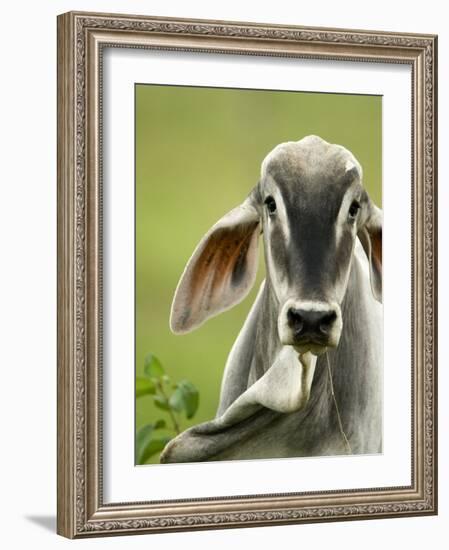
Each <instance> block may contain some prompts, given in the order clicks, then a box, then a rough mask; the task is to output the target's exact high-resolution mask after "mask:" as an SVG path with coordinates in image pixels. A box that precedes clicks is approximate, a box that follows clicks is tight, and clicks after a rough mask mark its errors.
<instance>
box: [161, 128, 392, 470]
mask: <svg viewBox="0 0 449 550" xmlns="http://www.w3.org/2000/svg"><path fill="white" fill-rule="evenodd" d="M261 234H262V235H263V245H264V252H265V263H266V278H265V281H264V282H263V283H262V285H261V287H260V290H259V293H258V295H257V298H256V300H255V302H254V304H253V306H252V308H251V311H250V313H249V315H248V317H247V319H246V321H245V323H244V326H243V328H242V330H241V332H240V334H239V336H238V338H237V340H236V342H235V343H234V346H233V347H232V350H231V352H230V355H229V358H228V360H227V364H226V367H225V371H224V375H223V381H222V388H221V396H220V403H219V406H218V411H217V415H216V418H215V419H214V420H211V421H209V422H205V423H203V424H199V425H197V426H194V427H192V428H190V429H188V430H186V431H185V432H183V433H181V434H180V435H179V436H177V437H176V438H175V439H173V440H172V441H171V442H170V443H169V444H168V445H167V447H166V448H165V450H164V451H163V453H162V456H161V462H198V461H208V460H230V459H249V458H274V457H301V456H323V455H339V454H361V453H363V454H371V453H379V452H381V450H382V365H383V360H382V351H383V349H382V305H381V295H382V212H381V210H380V209H379V208H377V207H376V206H375V205H374V204H373V202H372V201H371V200H370V198H369V196H368V194H367V192H366V190H365V189H364V188H363V186H362V169H361V166H360V164H359V162H358V161H357V160H356V159H355V157H354V156H353V155H352V153H350V152H349V151H348V150H347V149H345V148H344V147H342V146H340V145H334V144H329V143H327V142H326V141H324V140H323V139H321V138H319V137H317V136H308V137H305V138H303V139H301V140H300V141H297V142H287V143H282V144H280V145H278V146H277V147H276V148H275V149H274V150H273V151H271V153H269V154H268V156H267V157H266V158H265V160H264V161H263V163H262V169H261V177H260V181H259V182H258V184H257V185H256V186H255V187H254V188H253V190H252V191H251V193H250V194H249V196H248V197H247V199H246V200H245V201H244V202H243V203H242V204H241V205H240V206H238V207H237V208H235V209H233V210H231V211H230V212H229V213H228V214H226V215H225V216H224V217H223V218H221V219H220V220H219V221H218V222H217V223H216V224H215V225H214V226H213V227H212V228H211V229H210V230H209V231H208V232H207V233H206V235H205V236H204V238H203V239H202V240H201V242H200V243H199V245H198V247H197V248H196V250H195V251H194V253H193V255H192V257H191V258H190V260H189V262H188V263H187V266H186V268H185V270H184V273H183V274H182V277H181V279H180V282H179V284H178V287H177V289H176V293H175V297H174V300H173V305H172V311H171V317H170V326H171V329H172V331H173V332H175V333H185V332H188V331H191V330H193V329H195V328H197V327H199V326H200V325H201V324H202V323H204V322H205V321H206V320H207V319H209V318H210V317H212V316H214V315H217V314H219V313H221V312H223V311H225V310H227V309H229V308H231V307H232V306H234V305H235V304H237V303H239V302H240V301H241V300H243V298H244V297H245V296H246V295H247V294H248V292H249V290H250V289H251V287H252V285H253V283H254V280H255V276H256V270H257V265H258V241H259V235H261ZM210 359H211V361H212V360H213V358H212V357H211V358H210Z"/></svg>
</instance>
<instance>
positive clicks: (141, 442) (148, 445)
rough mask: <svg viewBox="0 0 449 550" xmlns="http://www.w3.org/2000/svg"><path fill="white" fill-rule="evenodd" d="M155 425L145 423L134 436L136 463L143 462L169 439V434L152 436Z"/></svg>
mask: <svg viewBox="0 0 449 550" xmlns="http://www.w3.org/2000/svg"><path fill="white" fill-rule="evenodd" d="M154 429H155V426H153V424H147V425H146V426H143V427H142V428H140V430H139V431H138V432H137V436H136V460H137V464H145V462H146V461H147V460H148V459H149V458H151V457H152V456H153V455H155V454H156V453H159V452H160V451H162V449H163V448H164V447H165V445H167V443H168V442H169V441H170V439H171V437H169V436H157V437H154Z"/></svg>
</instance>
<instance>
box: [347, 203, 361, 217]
mask: <svg viewBox="0 0 449 550" xmlns="http://www.w3.org/2000/svg"><path fill="white" fill-rule="evenodd" d="M359 210H360V203H359V202H357V201H352V203H351V206H350V207H349V218H350V219H351V220H355V218H356V216H357V213H358V211H359Z"/></svg>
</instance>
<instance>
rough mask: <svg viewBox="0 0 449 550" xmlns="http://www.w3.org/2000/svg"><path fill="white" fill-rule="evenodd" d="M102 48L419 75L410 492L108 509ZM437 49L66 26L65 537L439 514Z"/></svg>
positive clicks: (412, 42) (122, 24)
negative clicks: (401, 68) (373, 65)
mask: <svg viewBox="0 0 449 550" xmlns="http://www.w3.org/2000/svg"><path fill="white" fill-rule="evenodd" d="M105 46H109V47H111V46H113V47H132V48H156V49H169V50H181V51H201V52H214V53H217V52H219V53H223V54H226V53H230V52H232V53H237V54H242V55H265V56H274V57H281V56H290V57H308V58H313V59H317V58H321V59H328V60H342V59H343V60H351V61H364V62H370V61H371V62H372V61H376V62H384V63H403V64H408V65H410V66H411V68H412V125H413V139H412V144H411V147H412V158H413V167H412V168H413V169H412V173H413V178H412V190H413V193H412V196H413V199H412V205H411V207H412V219H413V223H412V228H411V231H412V242H413V250H412V270H411V272H412V280H413V284H412V287H413V295H412V304H413V305H412V311H411V316H412V319H413V334H412V346H413V349H412V358H413V361H412V362H413V364H412V370H413V373H412V375H413V376H412V378H413V385H412V386H413V387H412V388H411V392H412V419H411V424H412V432H413V438H412V453H411V463H412V472H413V476H412V484H411V485H410V486H407V487H395V488H380V487H379V488H375V489H372V490H351V491H323V492H320V493H308V494H306V493H303V494H294V493H291V494H284V495H269V496H266V495H259V496H257V495H256V496H254V495H253V496H248V497H228V498H223V497H217V498H207V499H203V500H198V499H195V500H190V501H186V500H184V501H181V500H176V501H165V502H156V503H154V502H153V503H145V502H143V503H132V502H131V503H119V504H105V503H104V502H103V497H102V439H101V433H102V409H101V402H102V387H101V380H102V377H101V373H102V370H101V369H102V350H101V334H102V324H101V322H102V321H101V300H102V269H101V231H102V228H101V222H102V218H101V206H102V204H101V185H102V183H101V135H100V132H99V127H100V125H101V120H100V113H101V60H102V50H103V48H104V47H105ZM436 59H437V38H436V36H433V35H420V34H395V33H387V32H371V31H353V30H338V29H321V28H304V27H293V26H279V25H263V24H253V23H237V22H222V21H194V20H188V19H169V18H156V17H141V16H129V15H111V14H95V13H74V12H71V13H66V14H64V15H61V16H59V17H58V521H57V530H58V533H59V534H61V535H64V536H66V537H70V538H81V537H86V536H93V535H96V536H100V535H107V534H109V535H111V534H131V533H149V532H161V531H181V530H191V529H217V528H229V527H246V526H248V527H249V526H260V525H275V524H277V525H279V524H288V523H304V522H317V521H335V520H349V519H368V518H382V517H399V516H413V515H426V514H436V513H437V437H436V427H437V394H436V386H437V379H436V369H437V286H436V285H437V230H436V227H437V219H436V215H437V204H436V200H437V191H436V181H437V180H436V153H437V151H436V145H437V133H436V132H437V129H436V107H437V80H436V79H437V66H436Z"/></svg>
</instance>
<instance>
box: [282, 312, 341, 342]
mask: <svg viewBox="0 0 449 550" xmlns="http://www.w3.org/2000/svg"><path fill="white" fill-rule="evenodd" d="M336 319H337V313H336V312H335V311H333V310H331V311H329V310H328V311H316V310H308V309H295V308H293V307H291V308H289V310H288V311H287V321H288V325H289V327H290V328H291V329H292V331H293V333H294V335H295V337H296V338H298V337H300V336H306V335H313V334H315V335H321V336H325V335H326V334H327V333H328V332H329V330H330V329H331V328H332V325H333V323H334V322H335V320H336Z"/></svg>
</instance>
